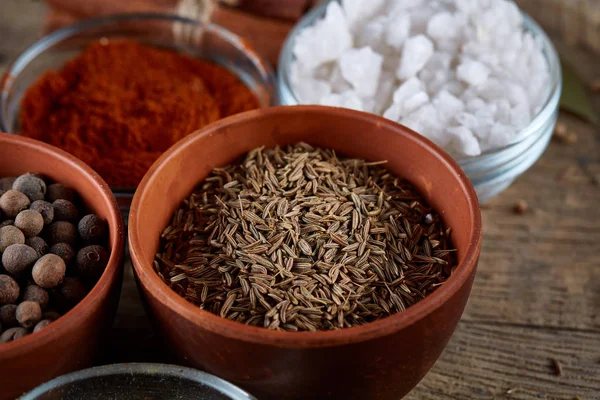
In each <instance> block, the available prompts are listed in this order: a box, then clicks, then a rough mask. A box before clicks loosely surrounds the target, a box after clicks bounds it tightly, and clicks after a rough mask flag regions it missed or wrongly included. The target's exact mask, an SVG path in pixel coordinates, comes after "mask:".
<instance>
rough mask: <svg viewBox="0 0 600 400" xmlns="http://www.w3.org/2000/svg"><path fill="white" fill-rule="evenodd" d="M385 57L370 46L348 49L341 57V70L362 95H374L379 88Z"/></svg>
mask: <svg viewBox="0 0 600 400" xmlns="http://www.w3.org/2000/svg"><path fill="white" fill-rule="evenodd" d="M382 63H383V57H382V56H381V55H380V54H377V53H375V52H374V51H373V50H371V48H370V47H363V48H361V49H350V50H347V51H346V52H345V53H344V54H342V56H341V57H340V70H341V72H342V76H343V77H344V79H345V80H346V81H347V82H348V83H350V84H351V85H352V86H353V87H354V90H355V91H356V93H357V94H358V95H359V96H361V97H373V96H375V91H376V90H377V83H378V82H379V75H380V74H381V64H382Z"/></svg>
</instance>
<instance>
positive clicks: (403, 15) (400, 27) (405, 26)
mask: <svg viewBox="0 0 600 400" xmlns="http://www.w3.org/2000/svg"><path fill="white" fill-rule="evenodd" d="M409 33H410V14H408V13H407V12H400V13H399V14H398V15H395V16H394V17H393V18H390V19H389V20H388V21H387V25H386V27H385V41H386V43H387V44H388V45H390V46H391V47H393V48H394V49H397V50H399V49H400V48H402V45H403V44H404V42H405V41H406V39H407V38H408V35H409Z"/></svg>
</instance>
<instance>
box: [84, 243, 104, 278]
mask: <svg viewBox="0 0 600 400" xmlns="http://www.w3.org/2000/svg"><path fill="white" fill-rule="evenodd" d="M106 264H108V252H107V251H106V250H105V249H104V247H102V246H97V245H92V246H87V247H84V248H83V249H81V250H79V252H78V253H77V270H78V271H79V273H80V274H81V275H82V276H84V277H86V278H93V279H98V278H99V277H100V276H101V275H102V273H103V272H104V269H105V268H106Z"/></svg>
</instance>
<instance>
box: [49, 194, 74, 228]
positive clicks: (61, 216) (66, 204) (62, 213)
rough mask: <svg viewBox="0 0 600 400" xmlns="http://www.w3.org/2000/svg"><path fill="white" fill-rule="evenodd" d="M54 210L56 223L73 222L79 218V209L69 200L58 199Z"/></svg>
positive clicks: (53, 204)
mask: <svg viewBox="0 0 600 400" xmlns="http://www.w3.org/2000/svg"><path fill="white" fill-rule="evenodd" d="M52 208H54V221H69V222H73V221H76V220H77V218H78V217H79V211H77V207H75V204H73V203H71V202H70V201H69V200H64V199H58V200H56V201H55V202H54V203H52Z"/></svg>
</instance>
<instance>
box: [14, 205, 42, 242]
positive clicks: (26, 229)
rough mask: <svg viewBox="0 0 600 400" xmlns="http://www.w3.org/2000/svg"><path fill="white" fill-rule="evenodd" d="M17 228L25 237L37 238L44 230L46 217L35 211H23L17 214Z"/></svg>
mask: <svg viewBox="0 0 600 400" xmlns="http://www.w3.org/2000/svg"><path fill="white" fill-rule="evenodd" d="M15 226H16V227H17V228H19V229H20V230H21V232H23V234H24V235H25V237H33V236H37V235H39V233H40V232H41V231H42V229H44V217H42V214H40V213H39V212H37V211H35V210H23V211H21V212H20V213H19V214H17V216H16V218H15Z"/></svg>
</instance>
